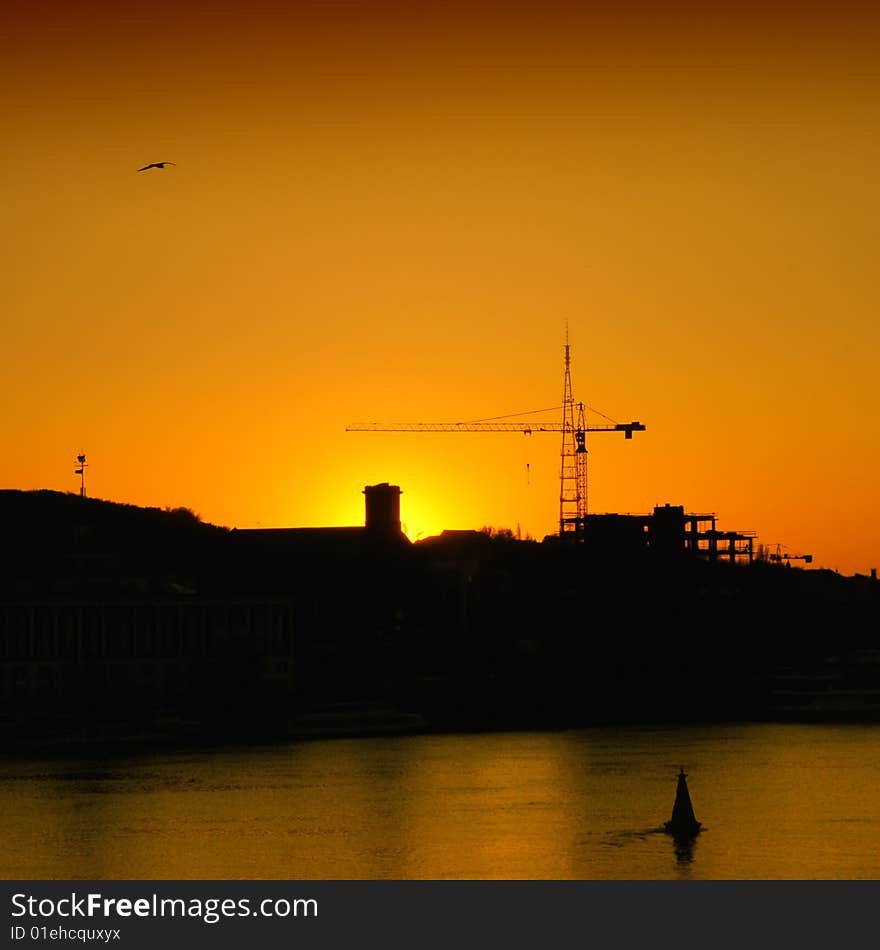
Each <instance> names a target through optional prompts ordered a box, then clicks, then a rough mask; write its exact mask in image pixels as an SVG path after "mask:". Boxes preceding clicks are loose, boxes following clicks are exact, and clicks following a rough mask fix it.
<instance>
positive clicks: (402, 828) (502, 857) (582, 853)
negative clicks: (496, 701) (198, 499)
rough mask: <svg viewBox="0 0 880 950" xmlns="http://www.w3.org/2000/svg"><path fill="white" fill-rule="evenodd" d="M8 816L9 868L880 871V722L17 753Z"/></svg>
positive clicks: (402, 874)
mask: <svg viewBox="0 0 880 950" xmlns="http://www.w3.org/2000/svg"><path fill="white" fill-rule="evenodd" d="M681 761H687V762H689V763H691V764H692V768H693V775H694V777H695V783H694V784H695V788H694V791H695V792H696V793H697V795H698V804H699V811H700V815H701V816H705V817H706V818H707V820H709V821H710V823H711V827H712V828H713V831H712V833H711V834H710V835H708V836H705V837H704V836H702V835H701V836H700V838H699V853H697V847H698V845H697V839H680V838H676V837H674V836H671V835H669V834H666V833H664V832H663V830H662V825H661V823H662V818H663V817H665V815H667V814H668V809H669V791H670V789H669V785H670V783H669V776H670V773H671V772H672V774H674V771H675V770H677V769H678V768H679V762H681ZM0 812H2V814H3V815H4V849H3V851H4V853H3V858H2V861H0V877H3V878H4V879H15V878H18V879H43V878H50V877H51V878H57V879H62V880H64V879H83V880H89V879H92V880H95V879H97V880H101V879H105V880H126V879H155V878H167V879H192V878H195V879H215V880H216V879H229V878H244V879H267V878H270V879H321V878H336V879H377V878H383V877H384V878H392V879H436V878H443V877H446V878H455V879H488V878H502V879H516V878H519V879H522V878H529V879H566V878H567V879H571V878H576V879H593V880H609V879H612V880H624V879H654V880H657V879H675V878H682V877H686V878H701V879H739V880H742V879H769V878H775V879H804V878H812V879H838V880H842V879H872V880H873V879H876V878H877V877H878V876H880V858H878V854H880V728H875V729H852V728H846V727H825V726H822V727H815V728H809V729H807V728H804V727H799V726H798V727H793V726H762V725H755V726H752V725H749V726H719V727H699V728H698V727H693V728H686V729H675V728H668V729H659V728H656V727H655V728H652V729H635V728H633V729H620V728H617V729H610V728H609V729H599V728H597V729H584V730H572V731H568V732H559V733H508V734H490V735H462V736H412V737H401V738H396V739H392V738H387V739H357V740H350V741H349V740H334V741H327V742H324V741H316V742H311V743H304V744H291V745H283V746H276V747H261V748H247V749H226V750H222V751H216V752H213V753H205V754H202V753H197V752H187V753H179V754H171V753H166V754H158V753H157V754H155V755H153V756H147V755H143V756H140V757H137V758H130V759H127V760H122V759H112V760H106V761H101V760H97V759H96V760H93V761H88V760H85V759H84V760H81V761H79V762H75V763H74V762H70V763H69V764H68V765H64V764H60V763H58V762H46V761H42V762H40V761H31V762H14V761H12V760H9V759H7V760H6V761H5V762H4V763H3V767H2V769H0ZM830 822H834V824H833V825H830V824H829V823H830ZM658 825H661V827H658ZM829 828H833V829H834V831H835V833H834V834H833V835H831V834H829Z"/></svg>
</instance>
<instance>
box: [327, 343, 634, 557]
mask: <svg viewBox="0 0 880 950" xmlns="http://www.w3.org/2000/svg"><path fill="white" fill-rule="evenodd" d="M552 408H553V409H554V410H556V409H561V410H562V421H561V422H524V421H519V422H510V421H505V420H509V419H511V418H512V417H513V416H526V415H534V414H536V413H539V412H548V411H551V410H548V409H536V410H532V411H531V412H519V413H511V414H510V415H508V416H494V417H492V418H489V419H474V420H473V421H471V422H354V423H351V424H350V425H347V426H346V427H345V431H346V432H522V433H523V435H532V434H533V433H535V432H558V433H562V449H561V452H560V459H561V461H560V469H559V536H560V537H568V538H570V539H572V540H581V539H582V538H583V532H584V526H585V524H586V516H587V444H586V443H587V433H588V432H622V433H623V434H624V438H626V439H631V438H632V434H633V432H643V431H644V430H645V426H644V425H642V423H641V422H614V421H613V420H611V419H609V420H608V421H609V423H610V424H609V425H587V424H586V422H585V419H584V413H585V411H586V409H587V407H586V406H585V405H584V403H582V402H577V403H576V402H575V401H574V398H573V396H572V389H571V346H570V345H569V342H568V331H567V330H566V334H565V376H564V382H563V393H562V405H561V406H554V407H552ZM600 415H601V413H600ZM606 418H607V417H606Z"/></svg>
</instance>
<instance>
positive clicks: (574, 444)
mask: <svg viewBox="0 0 880 950" xmlns="http://www.w3.org/2000/svg"><path fill="white" fill-rule="evenodd" d="M586 435H587V430H586V424H585V423H584V404H583V403H582V402H579V403H575V401H574V397H573V396H572V394H571V346H570V344H569V342H568V325H567V324H566V327H565V379H564V382H563V387H562V451H561V452H560V466H559V536H560V537H561V538H563V537H569V538H574V539H578V538H580V537H582V536H583V531H584V523H585V518H586V514H587V437H586Z"/></svg>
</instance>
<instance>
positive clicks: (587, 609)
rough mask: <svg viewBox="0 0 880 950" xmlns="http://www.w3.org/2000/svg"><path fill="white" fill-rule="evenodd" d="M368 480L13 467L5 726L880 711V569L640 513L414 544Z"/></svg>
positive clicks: (575, 720)
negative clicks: (354, 489) (333, 520)
mask: <svg viewBox="0 0 880 950" xmlns="http://www.w3.org/2000/svg"><path fill="white" fill-rule="evenodd" d="M365 495H366V505H367V511H366V519H365V523H364V524H363V525H361V526H353V527H341V528H291V529H266V530H235V529H233V530H229V529H226V528H221V527H217V526H215V525H209V524H205V523H203V522H201V521H200V520H199V518H198V517H197V516H196V515H194V514H193V513H192V512H191V511H188V510H187V509H174V510H159V509H148V508H138V507H136V506H132V505H119V504H113V503H110V502H106V501H100V500H98V499H93V498H87V497H86V498H83V497H80V496H79V495H74V494H62V493H58V492H18V491H0V518H2V519H3V524H4V532H5V544H4V546H3V549H2V551H0V674H2V676H0V735H2V738H3V739H4V742H5V744H6V747H7V748H11V747H14V746H19V747H21V746H24V745H35V744H40V743H43V744H45V743H46V742H47V741H54V740H55V739H57V740H58V741H61V742H68V741H74V740H75V741H107V742H111V741H116V740H120V741H128V740H130V739H132V738H133V737H136V736H138V735H140V736H144V737H154V738H157V741H176V740H177V739H178V738H180V737H185V738H187V740H188V739H189V738H190V737H195V738H197V739H198V740H199V741H201V740H202V739H204V738H208V739H210V740H211V741H227V740H228V741H235V742H240V741H257V740H258V739H260V738H265V737H268V738H276V737H284V736H290V735H296V736H301V735H318V734H324V735H327V734H333V735H341V734H354V735H357V734H364V733H366V732H369V731H371V730H373V731H375V730H379V731H382V732H388V731H394V730H395V729H398V730H400V731H411V730H412V729H415V728H428V729H454V730H475V729H495V728H519V729H522V728H557V727H564V726H574V725H588V724H594V723H596V724H598V723H612V722H613V723H625V722H629V723H649V722H672V721H678V722H694V721H721V720H766V719H797V720H825V719H845V720H850V721H877V720H880V663H878V662H877V661H878V659H880V644H878V630H880V624H878V619H880V585H878V583H877V581H876V580H874V579H871V578H868V577H852V578H845V577H841V576H840V575H837V574H835V573H833V572H829V571H805V570H803V569H801V568H794V567H788V566H782V565H778V564H768V563H755V564H750V565H749V564H733V563H726V562H724V561H719V562H714V563H713V562H710V561H707V560H705V559H701V558H698V557H694V556H690V555H689V554H688V552H687V550H686V549H684V548H683V547H682V546H681V545H677V544H675V543H671V542H669V540H668V538H667V540H666V541H665V542H664V543H663V544H660V543H659V536H658V543H657V544H654V545H650V544H649V545H645V544H644V542H643V537H644V532H643V531H642V529H641V527H640V530H639V531H638V532H637V533H635V534H632V536H631V533H628V534H627V535H626V537H625V538H624V541H625V543H623V542H621V543H619V544H618V543H616V542H614V539H613V538H612V539H611V540H609V535H608V534H607V532H606V533H605V534H603V535H602V538H601V543H599V542H598V541H597V542H595V543H591V542H589V541H585V542H584V543H582V544H570V543H566V542H563V541H560V540H559V539H558V538H548V539H545V540H544V541H543V542H542V543H537V542H534V541H518V540H516V539H515V538H514V537H513V536H512V535H511V534H510V533H509V532H481V531H448V532H444V533H443V534H442V535H439V536H437V537H435V538H428V539H425V540H424V541H422V542H419V543H417V544H411V543H410V542H409V541H408V540H407V539H406V537H405V536H404V535H403V534H402V532H401V531H400V522H399V495H400V490H399V489H398V488H397V487H396V486H393V485H387V484H384V483H383V484H381V485H375V486H368V487H367V488H366V489H365ZM669 520H670V519H669V516H668V512H664V524H667V523H668V522H669ZM645 524H646V525H650V524H651V521H650V519H648V520H647V521H645ZM624 527H625V528H626V529H627V531H629V529H628V527H627V526H626V525H624ZM664 530H665V529H664ZM674 540H675V538H674V536H673V537H672V542H674ZM612 542H614V543H612ZM630 542H632V545H631V544H630ZM113 737H116V739H114V738H113Z"/></svg>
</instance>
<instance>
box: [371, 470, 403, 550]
mask: <svg viewBox="0 0 880 950" xmlns="http://www.w3.org/2000/svg"><path fill="white" fill-rule="evenodd" d="M364 495H365V497H366V508H367V514H366V526H367V531H369V532H370V533H371V534H376V535H383V536H385V537H389V536H396V535H399V534H400V488H399V486H397V485H389V484H388V482H382V483H381V484H379V485H367V486H366V487H365V488H364Z"/></svg>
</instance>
